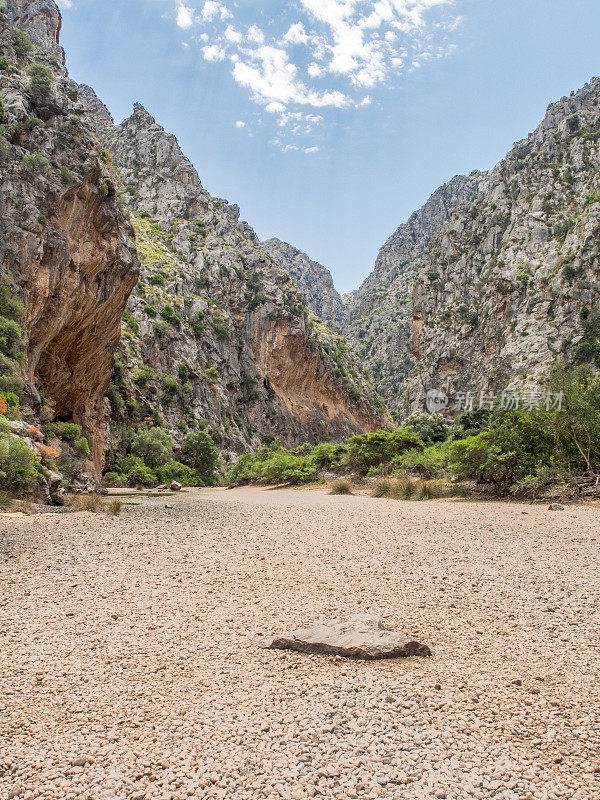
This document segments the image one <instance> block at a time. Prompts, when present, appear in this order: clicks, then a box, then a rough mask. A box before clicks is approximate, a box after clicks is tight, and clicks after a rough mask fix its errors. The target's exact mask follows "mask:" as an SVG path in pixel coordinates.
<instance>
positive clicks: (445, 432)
mask: <svg viewBox="0 0 600 800" xmlns="http://www.w3.org/2000/svg"><path fill="white" fill-rule="evenodd" d="M402 425H403V427H405V428H410V429H411V430H413V431H414V432H415V433H416V434H417V436H418V437H419V438H420V439H421V440H422V441H423V442H424V443H425V444H426V445H432V444H435V443H436V442H445V441H446V439H447V438H448V436H449V435H450V426H449V425H448V423H447V421H446V420H445V419H444V417H443V416H442V415H441V414H427V413H425V412H421V411H416V412H415V413H414V414H411V415H410V416H409V417H407V418H406V419H405V420H404V422H403V423H402Z"/></svg>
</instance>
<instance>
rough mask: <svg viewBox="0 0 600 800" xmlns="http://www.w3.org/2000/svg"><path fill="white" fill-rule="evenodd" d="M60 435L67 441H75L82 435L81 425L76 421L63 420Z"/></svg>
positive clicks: (59, 430) (59, 429)
mask: <svg viewBox="0 0 600 800" xmlns="http://www.w3.org/2000/svg"><path fill="white" fill-rule="evenodd" d="M58 435H59V436H60V438H61V439H63V440H64V441H65V442H75V441H76V440H77V439H79V438H80V437H81V425H76V424H75V423H74V422H63V423H61V424H60V426H59V428H58Z"/></svg>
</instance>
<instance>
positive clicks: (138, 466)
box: [116, 455, 158, 486]
mask: <svg viewBox="0 0 600 800" xmlns="http://www.w3.org/2000/svg"><path fill="white" fill-rule="evenodd" d="M116 468H117V473H118V474H119V475H123V476H124V477H125V480H126V481H127V485H128V486H140V485H141V486H156V484H157V483H158V481H157V479H156V475H155V474H154V472H153V471H152V470H151V469H150V467H147V466H146V464H144V462H143V461H142V459H141V458H139V456H133V455H129V456H125V458H119V459H118V460H117V463H116Z"/></svg>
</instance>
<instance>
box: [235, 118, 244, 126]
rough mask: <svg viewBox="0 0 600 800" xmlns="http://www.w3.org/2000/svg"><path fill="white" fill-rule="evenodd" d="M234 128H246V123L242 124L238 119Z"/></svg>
mask: <svg viewBox="0 0 600 800" xmlns="http://www.w3.org/2000/svg"><path fill="white" fill-rule="evenodd" d="M235 127H236V128H245V127H246V123H245V122H242V120H241V119H238V121H237V122H236V123H235Z"/></svg>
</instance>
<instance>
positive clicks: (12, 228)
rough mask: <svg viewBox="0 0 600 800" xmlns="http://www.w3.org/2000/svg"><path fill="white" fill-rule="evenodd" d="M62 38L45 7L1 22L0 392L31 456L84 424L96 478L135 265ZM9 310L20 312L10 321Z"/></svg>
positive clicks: (18, 7)
mask: <svg viewBox="0 0 600 800" xmlns="http://www.w3.org/2000/svg"><path fill="white" fill-rule="evenodd" d="M59 31H60V14H59V11H58V8H57V7H56V5H55V4H54V2H52V1H51V0H45V1H44V2H42V0H31V1H30V2H27V0H10V2H9V3H8V6H7V8H6V9H5V10H4V11H0V123H1V125H0V168H1V176H2V191H1V193H0V272H1V281H2V287H0V288H2V294H3V296H4V300H5V302H3V304H2V305H3V308H2V310H1V311H0V313H1V314H2V315H3V316H1V317H0V327H2V335H0V349H1V350H2V358H1V359H0V367H1V371H2V376H1V377H0V388H4V389H5V390H8V389H12V390H13V391H12V392H11V395H13V396H14V395H15V394H20V395H21V398H20V404H21V412H20V413H21V414H22V419H18V418H17V419H15V420H13V429H14V430H15V431H17V432H21V433H22V434H24V435H25V438H26V439H27V440H28V442H29V443H30V444H31V446H32V447H33V446H35V447H36V448H37V449H38V450H39V451H40V453H42V451H43V448H44V444H43V441H44V437H43V435H42V434H40V433H39V432H38V433H37V434H36V437H37V438H38V443H37V444H36V445H34V444H33V440H32V438H31V437H27V435H26V432H27V431H28V430H29V429H30V428H31V429H32V430H34V429H35V428H36V427H37V426H38V425H40V422H41V421H43V422H46V423H51V422H52V421H55V420H59V421H73V422H75V423H77V424H79V425H81V426H82V427H83V430H84V433H85V434H86V436H87V438H88V440H89V442H90V445H91V459H92V462H93V465H92V464H90V465H88V466H89V471H92V469H95V471H96V473H98V472H99V471H100V470H101V468H102V465H103V457H104V449H105V433H106V424H105V414H104V399H103V398H104V394H105V391H106V389H107V387H108V385H109V383H110V380H111V375H112V371H113V354H114V351H115V348H116V346H117V343H118V341H119V337H120V329H121V318H122V315H123V311H124V309H125V305H126V302H127V299H128V297H129V294H130V292H131V290H132V289H133V287H134V285H135V283H136V281H137V275H138V262H137V258H136V254H135V247H134V244H133V240H132V233H133V232H132V229H131V226H130V225H129V223H128V222H127V220H126V218H125V216H124V215H123V212H122V211H121V208H120V204H119V201H118V198H117V193H116V190H115V180H116V175H115V174H114V173H113V171H112V169H111V167H110V164H109V163H108V161H107V160H106V158H105V154H103V152H102V148H101V147H100V146H99V145H98V142H97V139H96V137H95V135H94V134H93V132H92V130H91V129H90V127H89V126H88V124H87V122H86V120H85V119H84V110H83V108H82V107H81V105H80V104H79V102H78V96H77V87H76V86H75V84H73V83H72V82H71V81H70V80H68V78H66V76H65V70H64V67H63V63H64V59H63V54H62V50H61V48H60V44H59V42H58V34H59ZM21 303H22V305H21ZM8 306H10V308H12V309H13V311H14V309H17V308H18V309H22V308H23V307H24V311H23V313H22V314H21V313H20V312H19V316H20V318H19V319H18V320H17V319H15V316H17V315H16V314H15V313H12V319H9V317H10V316H11V312H10V311H7V310H6V308H7V307H8ZM6 314H8V315H9V317H7V316H4V315H6ZM9 323H12V326H10V325H9ZM15 325H16V326H17V327H16V328H15ZM9 328H10V330H11V331H12V334H10V335H9V334H7V333H6V332H7V330H9ZM19 331H20V332H19ZM9 333H10V332H9ZM11 336H12V339H13V347H12V348H11V346H10V340H11ZM16 340H22V341H16ZM11 349H12V352H10V351H11ZM17 351H21V352H20V353H18V352H17ZM14 416H16V417H18V413H16V412H15V414H14ZM24 432H25V433H24ZM50 449H51V448H50ZM43 452H46V451H43ZM42 454H43V453H42Z"/></svg>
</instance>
